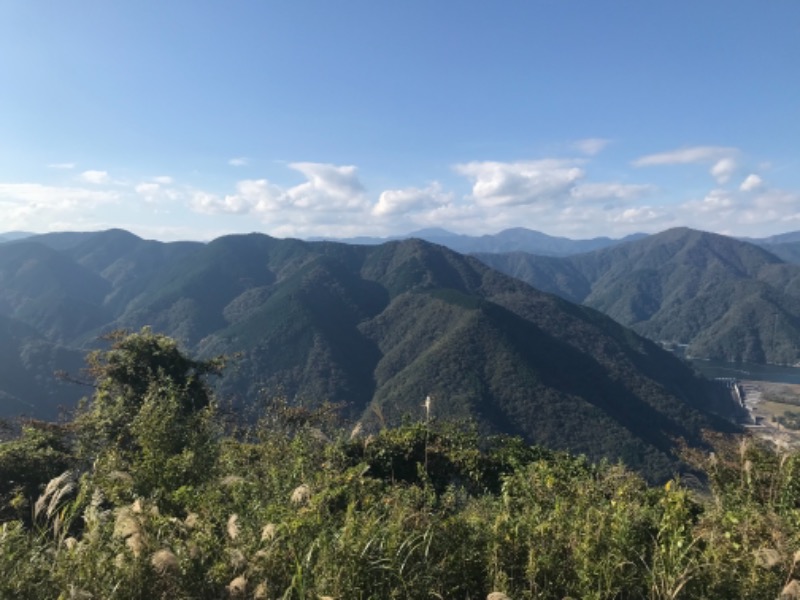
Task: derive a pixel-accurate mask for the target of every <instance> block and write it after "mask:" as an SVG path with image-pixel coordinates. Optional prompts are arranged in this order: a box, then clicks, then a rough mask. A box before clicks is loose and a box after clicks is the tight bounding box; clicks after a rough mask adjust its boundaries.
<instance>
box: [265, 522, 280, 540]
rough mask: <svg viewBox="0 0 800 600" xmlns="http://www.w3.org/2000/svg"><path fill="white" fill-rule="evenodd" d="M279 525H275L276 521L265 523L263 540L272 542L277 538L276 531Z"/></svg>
mask: <svg viewBox="0 0 800 600" xmlns="http://www.w3.org/2000/svg"><path fill="white" fill-rule="evenodd" d="M277 529H278V528H277V527H275V523H267V524H266V525H264V529H262V530H261V541H262V542H271V541H272V540H274V539H275V532H276V531H277Z"/></svg>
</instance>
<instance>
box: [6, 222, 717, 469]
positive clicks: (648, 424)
mask: <svg viewBox="0 0 800 600" xmlns="http://www.w3.org/2000/svg"><path fill="white" fill-rule="evenodd" d="M0 281H2V282H3V283H2V286H0V314H1V315H3V316H5V317H6V318H7V319H13V323H15V324H17V325H18V326H20V327H22V326H26V327H27V328H28V329H27V330H26V331H28V332H29V333H26V334H25V335H27V336H28V337H27V338H25V336H22V337H23V338H25V339H27V340H36V339H42V340H44V341H46V342H47V343H49V344H57V345H58V346H57V347H61V346H65V347H68V348H73V349H75V348H83V349H85V348H90V347H93V346H94V345H95V344H96V343H97V336H98V335H100V334H101V333H103V332H108V331H110V330H113V329H116V328H121V327H122V328H130V329H137V328H140V327H142V326H146V325H149V326H152V327H153V329H154V330H156V331H160V332H163V333H166V334H168V335H170V336H174V337H176V338H177V339H179V340H180V341H181V343H182V344H183V345H184V347H185V348H187V349H188V350H189V351H191V352H193V353H195V354H197V355H199V356H204V357H209V356H213V355H217V354H228V355H235V358H233V359H232V360H231V364H230V367H229V368H228V369H227V371H226V375H225V377H224V378H223V379H222V384H221V387H220V393H221V397H222V398H223V400H225V401H228V400H229V401H231V402H232V403H233V404H234V406H238V407H242V408H244V407H247V406H251V407H252V406H253V405H255V404H257V402H258V401H259V399H262V400H263V396H264V395H266V396H276V395H284V396H285V397H286V398H288V399H289V400H290V401H292V402H297V403H309V404H315V403H319V402H321V401H324V400H329V401H333V402H343V403H346V407H347V408H346V412H347V413H348V414H349V416H350V417H351V418H352V419H358V420H361V421H362V422H363V423H364V424H365V425H366V426H367V427H370V426H378V425H380V424H383V423H396V422H399V421H400V420H402V419H403V418H404V416H406V415H409V416H411V417H412V418H419V417H420V415H421V414H422V408H421V407H420V405H421V403H422V401H423V400H424V398H425V397H426V396H428V395H430V396H431V397H432V398H433V413H432V414H433V415H434V416H436V417H447V418H458V417H464V418H473V419H476V420H477V421H478V423H479V426H480V427H481V428H482V429H483V430H485V431H495V432H498V431H501V432H506V433H512V434H520V435H522V436H524V437H525V438H526V439H528V440H529V441H536V442H540V443H543V444H546V445H548V446H550V447H555V448H563V449H570V450H573V451H577V452H584V453H586V454H588V455H589V456H591V457H593V458H598V457H601V456H607V457H611V458H622V459H624V460H625V461H626V462H628V463H629V464H631V465H633V466H634V467H637V468H645V467H646V468H647V469H648V470H649V472H650V473H654V474H658V475H661V476H663V474H664V473H666V472H668V470H669V469H671V468H672V467H673V466H674V464H675V457H674V454H673V452H672V448H673V443H674V440H675V439H676V438H679V437H680V438H684V439H686V440H687V441H688V442H689V443H692V444H693V443H699V442H700V438H699V433H700V429H701V428H703V427H717V428H719V427H722V428H724V427H725V426H724V425H723V424H722V423H721V422H720V421H718V420H716V419H715V418H713V417H711V416H709V414H708V413H707V412H706V410H710V409H714V408H720V407H722V404H716V403H717V402H721V397H720V396H716V395H715V394H714V392H713V389H711V388H709V387H708V385H709V384H707V383H706V382H704V381H703V380H701V379H698V378H696V377H695V376H694V375H693V374H692V373H691V372H690V371H689V370H688V369H687V368H686V367H685V366H684V365H683V364H682V363H681V362H680V361H679V360H678V359H676V358H675V357H673V356H672V355H670V354H669V353H666V352H664V351H662V350H661V349H660V348H659V347H658V346H656V345H655V344H653V343H651V342H648V341H646V340H645V339H643V338H640V337H638V336H637V335H635V334H634V333H633V332H631V331H630V330H627V329H625V328H624V327H621V326H620V325H618V324H617V323H615V322H614V321H612V320H611V319H609V318H607V317H605V316H603V315H601V314H600V313H598V312H596V311H594V310H592V309H590V308H586V307H581V306H576V305H573V304H571V303H569V302H566V301H564V300H562V299H560V298H557V297H555V296H552V295H549V294H545V293H542V292H539V291H537V290H535V289H533V288H531V287H530V286H528V285H526V284H524V283H522V282H520V281H518V280H515V279H513V278H511V277H508V276H505V275H502V274H500V273H498V272H497V271H494V270H492V269H489V268H488V267H486V266H485V265H484V264H482V263H481V262H480V261H478V260H477V259H474V258H469V257H465V256H462V255H459V254H456V253H455V252H452V251H450V250H447V249H445V248H442V247H440V246H435V245H432V244H429V243H426V242H423V241H420V240H409V241H402V242H392V243H387V244H383V245H380V246H353V245H345V244H339V243H330V242H319V243H311V242H303V241H299V240H278V239H274V238H271V237H268V236H265V235H259V234H251V235H239V236H227V237H223V238H219V239H217V240H214V241H213V242H210V243H208V244H199V243H176V244H164V243H159V242H152V241H145V240H141V239H139V238H137V237H136V236H133V235H131V234H129V233H127V232H124V231H119V230H112V231H106V232H99V233H93V234H48V235H46V236H40V237H34V238H31V239H30V240H23V241H20V242H15V243H7V244H3V245H2V246H0ZM9 339H10V338H7V337H3V338H2V340H3V342H2V343H3V344H4V345H6V346H8V347H7V348H6V349H5V350H4V351H6V352H10V353H14V352H17V351H18V350H16V349H15V347H14V346H12V345H11V344H9V343H8V340H9ZM15 339H16V338H15ZM24 343H32V342H24ZM56 368H61V366H60V365H56ZM63 368H71V366H70V365H66V364H65V365H64V367H63ZM78 393H80V390H79V391H78ZM35 394H36V391H35V390H32V392H31V395H29V396H27V397H23V396H24V395H20V393H15V394H14V395H15V397H17V396H19V397H20V398H21V399H22V400H24V401H27V402H31V403H34V404H35V403H36V402H37V401H38V399H36V398H33V397H32V396H35Z"/></svg>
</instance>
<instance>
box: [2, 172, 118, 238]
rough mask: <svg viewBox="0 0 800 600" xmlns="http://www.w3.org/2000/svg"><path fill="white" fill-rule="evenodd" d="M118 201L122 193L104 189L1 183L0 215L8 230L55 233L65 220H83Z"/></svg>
mask: <svg viewBox="0 0 800 600" xmlns="http://www.w3.org/2000/svg"><path fill="white" fill-rule="evenodd" d="M118 200H119V194H118V193H116V192H108V191H104V190H103V191H101V190H89V189H84V188H78V187H57V186H47V185H42V184H38V183H0V214H2V215H3V226H4V227H6V228H8V229H31V230H35V231H52V230H53V229H54V227H55V225H54V224H55V223H57V222H58V221H59V220H61V219H64V218H71V217H73V216H78V217H80V216H82V215H86V214H87V211H94V210H96V209H98V207H100V206H102V205H106V204H112V203H116V202H117V201H118Z"/></svg>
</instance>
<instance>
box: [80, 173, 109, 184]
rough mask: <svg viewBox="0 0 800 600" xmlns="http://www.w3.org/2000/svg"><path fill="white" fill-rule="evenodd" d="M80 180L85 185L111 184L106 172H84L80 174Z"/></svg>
mask: <svg viewBox="0 0 800 600" xmlns="http://www.w3.org/2000/svg"><path fill="white" fill-rule="evenodd" d="M80 178H81V179H82V180H83V181H85V182H86V183H92V184H94V185H103V184H105V183H111V178H110V177H109V176H108V173H107V172H106V171H92V170H90V171H84V172H83V173H81V175H80Z"/></svg>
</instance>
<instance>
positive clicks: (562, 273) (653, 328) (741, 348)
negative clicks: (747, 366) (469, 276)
mask: <svg viewBox="0 0 800 600" xmlns="http://www.w3.org/2000/svg"><path fill="white" fill-rule="evenodd" d="M480 258H481V259H482V260H484V261H485V262H486V263H487V264H489V265H491V266H493V267H494V268H497V269H499V270H501V271H503V272H506V273H509V274H511V275H514V276H516V277H519V278H521V279H523V280H524V281H526V282H528V283H530V284H531V285H533V286H535V287H539V288H541V289H544V290H548V291H551V292H553V293H557V294H559V295H561V296H563V297H565V298H568V299H570V300H572V301H574V302H581V303H583V304H585V305H587V306H591V307H593V308H596V309H598V310H600V311H602V312H604V313H605V314H607V315H609V316H611V317H613V318H614V319H615V320H617V321H619V322H620V323H622V324H624V325H627V326H629V327H632V328H633V329H635V330H636V331H637V332H639V333H641V334H642V335H645V336H647V337H649V338H651V339H654V340H658V341H667V342H674V343H679V344H688V346H689V352H690V353H691V354H695V355H698V356H703V357H707V358H715V359H720V360H728V361H749V362H760V363H764V362H772V363H785V364H794V363H795V362H797V361H798V360H800V354H798V350H797V348H798V347H800V303H798V299H800V295H798V294H799V293H800V283H799V282H800V267H797V266H794V265H788V264H785V263H784V262H783V261H781V259H779V258H778V257H776V256H775V255H773V254H770V253H769V252H767V251H766V250H764V249H762V248H760V247H757V246H755V245H752V244H748V243H745V242H741V241H738V240H735V239H732V238H728V237H725V236H720V235H714V234H710V233H705V232H700V231H694V230H690V229H673V230H669V231H666V232H663V233H660V234H657V235H653V236H650V237H648V238H646V239H643V240H639V241H635V242H631V243H628V244H623V245H620V246H617V247H614V248H609V249H605V250H600V251H597V252H592V253H588V254H582V255H577V256H572V257H566V258H558V259H557V258H549V257H537V256H533V255H522V254H515V255H495V256H491V255H481V256H480Z"/></svg>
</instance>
